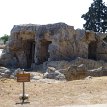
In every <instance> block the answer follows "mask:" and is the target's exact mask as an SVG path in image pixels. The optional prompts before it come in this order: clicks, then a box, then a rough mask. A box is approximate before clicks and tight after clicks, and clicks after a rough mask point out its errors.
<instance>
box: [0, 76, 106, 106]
mask: <svg viewBox="0 0 107 107" xmlns="http://www.w3.org/2000/svg"><path fill="white" fill-rule="evenodd" d="M50 81H51V80H50ZM20 93H22V84H21V83H17V82H16V81H15V80H13V79H10V80H9V79H8V80H0V107H22V105H20V104H18V105H15V104H16V103H18V102H20V101H19V94H20ZM26 93H27V94H29V96H30V98H29V101H30V104H25V105H23V107H48V106H49V107H52V106H63V105H85V104H86V105H88V104H104V103H107V77H99V78H93V79H90V80H76V81H69V82H64V81H63V82H58V81H54V80H52V82H46V81H31V82H30V83H26Z"/></svg>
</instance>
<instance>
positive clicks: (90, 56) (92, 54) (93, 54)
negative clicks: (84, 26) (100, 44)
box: [88, 41, 97, 60]
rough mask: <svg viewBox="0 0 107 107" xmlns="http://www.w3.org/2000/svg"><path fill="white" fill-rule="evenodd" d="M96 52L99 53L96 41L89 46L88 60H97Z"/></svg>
mask: <svg viewBox="0 0 107 107" xmlns="http://www.w3.org/2000/svg"><path fill="white" fill-rule="evenodd" d="M96 51H97V42H96V41H92V42H90V43H89V46H88V59H93V60H96V59H97V57H96V54H97V52H96Z"/></svg>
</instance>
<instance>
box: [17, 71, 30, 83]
mask: <svg viewBox="0 0 107 107" xmlns="http://www.w3.org/2000/svg"><path fill="white" fill-rule="evenodd" d="M17 82H30V73H22V74H21V73H17Z"/></svg>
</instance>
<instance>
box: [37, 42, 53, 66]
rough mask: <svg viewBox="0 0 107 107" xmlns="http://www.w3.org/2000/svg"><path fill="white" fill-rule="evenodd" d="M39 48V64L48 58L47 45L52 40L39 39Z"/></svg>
mask: <svg viewBox="0 0 107 107" xmlns="http://www.w3.org/2000/svg"><path fill="white" fill-rule="evenodd" d="M40 43H41V48H40V55H39V56H40V58H39V64H42V63H43V62H45V61H48V58H49V56H50V54H49V52H48V48H49V45H50V44H51V43H52V41H47V40H41V41H40Z"/></svg>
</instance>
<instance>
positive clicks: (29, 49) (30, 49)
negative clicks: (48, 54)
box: [25, 40, 35, 68]
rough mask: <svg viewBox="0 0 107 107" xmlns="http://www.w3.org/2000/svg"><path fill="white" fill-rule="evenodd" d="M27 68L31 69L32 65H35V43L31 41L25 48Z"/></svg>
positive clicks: (27, 42) (28, 41)
mask: <svg viewBox="0 0 107 107" xmlns="http://www.w3.org/2000/svg"><path fill="white" fill-rule="evenodd" d="M25 54H26V61H27V68H31V64H32V63H34V54H35V42H34V41H31V40H27V41H26V47H25Z"/></svg>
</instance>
